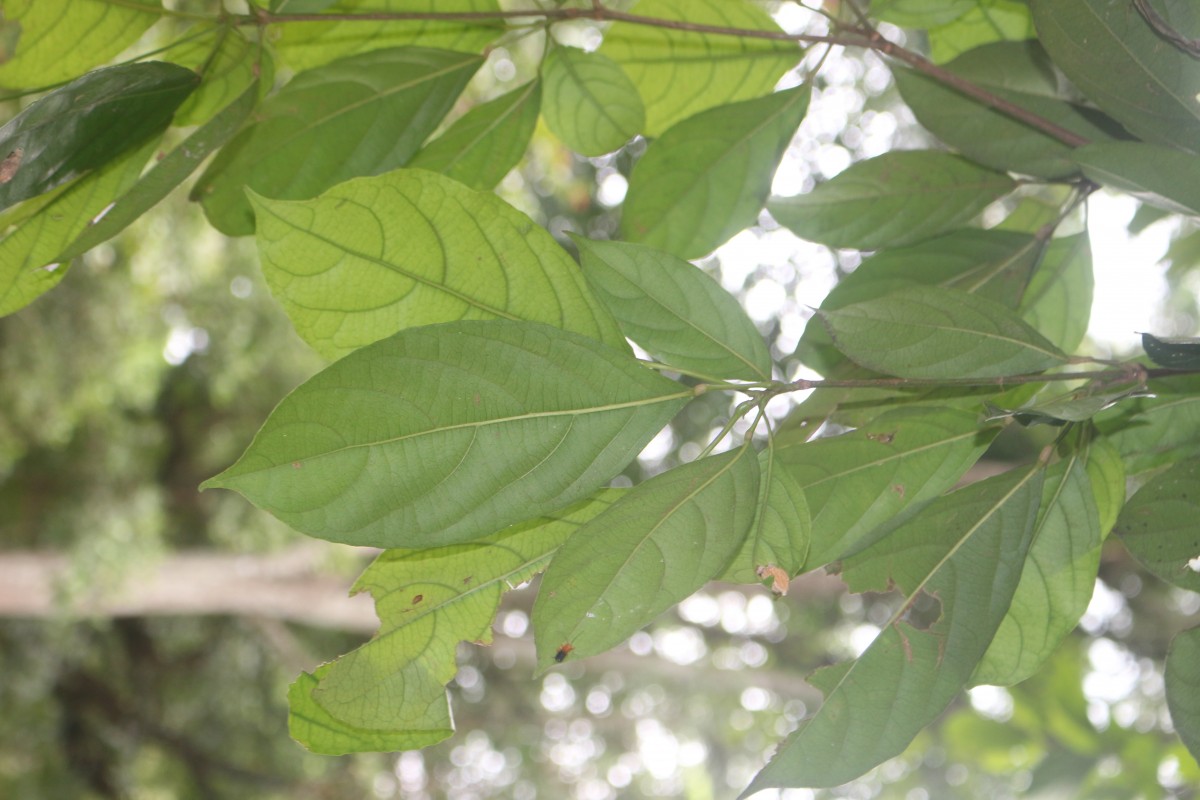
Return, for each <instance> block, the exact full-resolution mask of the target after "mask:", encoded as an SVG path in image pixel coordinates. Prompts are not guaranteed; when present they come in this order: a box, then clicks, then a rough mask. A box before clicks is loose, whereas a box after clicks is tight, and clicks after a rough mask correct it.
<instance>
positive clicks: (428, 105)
mask: <svg viewBox="0 0 1200 800" xmlns="http://www.w3.org/2000/svg"><path fill="white" fill-rule="evenodd" d="M480 63H481V59H480V58H479V57H478V56H471V55H466V54H463V53H451V52H449V51H442V50H424V49H419V48H397V49H393V50H378V51H374V52H370V53H365V54H363V55H361V56H351V57H349V58H345V59H342V60H341V61H338V62H335V63H333V64H327V65H326V66H324V67H320V68H318V69H314V70H310V71H308V72H303V73H301V74H299V75H297V76H296V77H295V78H293V79H292V80H291V82H290V83H288V84H287V85H286V86H285V87H284V88H283V89H282V90H280V92H279V93H278V94H276V95H274V96H272V97H270V98H269V99H268V100H267V101H266V102H264V103H263V104H262V106H261V108H260V109H259V112H258V114H257V115H256V122H255V123H254V124H253V125H251V126H250V127H248V128H246V129H245V130H243V131H242V132H241V133H240V134H238V136H237V138H235V139H234V140H233V142H231V143H230V144H229V146H228V147H226V148H225V149H224V150H222V151H221V153H220V155H218V156H217V158H216V159H215V160H214V161H213V163H212V164H211V165H210V166H209V168H208V169H207V170H206V171H205V173H204V174H203V175H202V176H201V177H200V180H199V181H198V182H197V184H196V187H195V189H193V191H192V197H193V198H199V199H200V200H201V202H202V203H203V205H204V213H205V214H206V215H207V216H208V219H209V221H210V222H211V223H212V224H213V226H214V227H216V228H217V229H218V230H220V231H221V232H223V233H226V234H229V235H230V236H241V235H244V234H248V233H252V232H253V231H254V214H253V212H252V211H251V208H250V201H249V200H248V199H247V197H246V193H245V190H246V188H250V189H253V190H254V191H255V192H257V193H259V194H262V195H265V196H267V197H271V198H275V199H279V200H302V199H308V198H310V197H315V196H316V195H317V194H319V193H320V192H322V191H324V190H325V189H328V188H329V187H330V186H333V185H334V184H337V183H341V182H342V181H344V180H347V179H348V178H355V177H358V176H360V175H377V174H379V173H381V172H386V171H388V170H391V169H395V168H396V167H399V166H402V165H403V164H404V163H405V162H407V161H408V160H409V158H411V157H412V155H413V154H414V153H415V152H416V151H417V149H418V148H419V147H420V146H421V143H422V142H423V141H424V140H425V138H426V137H427V136H429V134H430V133H432V132H433V129H434V128H436V127H437V126H438V124H439V123H440V122H441V121H442V117H444V116H445V115H446V112H448V111H449V110H450V107H451V106H452V105H454V100H455V98H457V97H458V94H459V92H461V91H462V89H463V87H464V86H466V84H467V81H468V80H470V78H471V75H472V74H473V73H474V72H475V70H476V68H478V66H479V64H480Z"/></svg>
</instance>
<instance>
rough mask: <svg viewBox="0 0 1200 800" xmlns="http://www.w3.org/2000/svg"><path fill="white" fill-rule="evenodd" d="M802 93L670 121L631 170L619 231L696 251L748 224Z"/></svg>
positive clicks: (791, 130)
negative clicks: (675, 122)
mask: <svg viewBox="0 0 1200 800" xmlns="http://www.w3.org/2000/svg"><path fill="white" fill-rule="evenodd" d="M809 95H810V91H809V88H808V87H807V86H800V87H797V88H795V89H789V90H787V91H784V92H777V93H775V94H772V95H768V96H767V97H760V98H757V99H754V100H746V101H743V102H741V103H733V104H730V105H725V106H719V107H717V108H712V109H709V110H707V111H703V112H701V113H699V114H696V115H695V116H694V117H689V118H688V119H686V120H684V121H683V122H680V123H677V124H676V125H673V126H672V127H671V128H670V129H668V130H667V131H666V132H665V133H663V135H662V138H660V139H658V140H657V141H655V142H652V143H651V144H650V146H649V148H647V150H646V155H645V156H643V157H642V159H641V160H640V161H638V163H637V166H636V167H635V168H634V170H633V174H632V175H631V176H630V179H629V192H628V194H627V195H626V198H625V207H624V210H623V212H622V216H621V233H622V235H623V236H624V238H626V239H629V240H631V241H636V242H641V243H643V244H648V245H650V246H652V247H657V248H659V249H661V250H666V251H668V252H671V253H674V254H675V255H677V256H680V257H681V258H699V257H700V256H704V255H707V254H708V253H710V252H712V251H713V250H714V249H716V248H717V247H718V246H720V245H722V244H724V243H725V242H726V241H727V240H728V239H729V237H731V236H733V234H735V233H737V232H738V231H740V230H742V229H743V228H745V227H747V226H749V225H751V224H753V223H754V221H755V220H756V219H758V213H759V212H760V211H761V210H762V207H763V202H764V201H765V200H766V199H767V195H768V194H770V191H771V180H772V178H773V177H774V176H775V170H776V168H777V167H778V166H779V159H780V158H782V156H783V151H784V150H785V149H786V148H787V146H788V143H789V142H790V141H791V140H792V136H793V135H794V134H795V132H796V128H797V127H799V125H800V121H801V120H802V119H804V114H805V112H806V111H807V110H808V99H809Z"/></svg>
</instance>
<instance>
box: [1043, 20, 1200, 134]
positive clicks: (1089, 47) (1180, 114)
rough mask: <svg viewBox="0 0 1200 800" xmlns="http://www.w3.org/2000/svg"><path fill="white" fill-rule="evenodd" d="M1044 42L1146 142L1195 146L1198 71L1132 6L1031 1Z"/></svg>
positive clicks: (1199, 117)
mask: <svg viewBox="0 0 1200 800" xmlns="http://www.w3.org/2000/svg"><path fill="white" fill-rule="evenodd" d="M1030 6H1031V8H1032V9H1033V19H1034V22H1035V23H1036V24H1037V30H1038V36H1039V38H1040V39H1041V42H1042V45H1043V46H1044V47H1045V48H1046V51H1047V52H1048V53H1049V54H1050V57H1051V58H1053V59H1054V63H1055V64H1057V65H1058V66H1059V68H1060V69H1061V70H1062V71H1063V72H1064V73H1066V76H1067V77H1068V78H1070V79H1071V82H1072V83H1074V84H1075V85H1076V86H1077V87H1079V89H1080V90H1081V91H1082V92H1083V93H1084V94H1085V95H1087V97H1088V99H1090V100H1091V101H1092V102H1094V103H1095V104H1096V105H1098V106H1100V108H1102V109H1103V110H1104V111H1106V112H1108V113H1109V114H1110V115H1111V116H1112V117H1113V118H1114V119H1116V120H1117V121H1118V122H1120V123H1121V124H1122V125H1124V126H1125V127H1126V128H1128V129H1129V130H1130V131H1132V132H1133V133H1135V134H1137V135H1138V136H1139V137H1141V138H1143V139H1147V140H1149V141H1152V142H1158V143H1162V144H1170V145H1174V146H1176V147H1181V148H1183V149H1185V150H1191V151H1193V152H1196V151H1200V97H1198V95H1200V69H1196V60H1195V59H1194V58H1193V57H1192V56H1191V55H1189V54H1187V53H1185V52H1183V51H1182V50H1180V49H1179V48H1177V47H1175V46H1173V45H1172V44H1171V43H1169V42H1167V41H1166V40H1164V39H1162V38H1161V37H1160V36H1159V35H1158V34H1157V33H1155V32H1154V30H1153V29H1152V28H1151V27H1150V26H1149V25H1148V24H1147V23H1146V21H1145V20H1144V19H1143V18H1142V16H1141V15H1140V14H1138V12H1137V10H1136V9H1134V8H1132V7H1131V6H1130V4H1129V3H1118V2H1114V1H1113V0H1031V2H1030Z"/></svg>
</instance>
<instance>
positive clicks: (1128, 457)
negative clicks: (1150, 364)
mask: <svg viewBox="0 0 1200 800" xmlns="http://www.w3.org/2000/svg"><path fill="white" fill-rule="evenodd" d="M1149 389H1150V391H1151V392H1153V393H1154V394H1155V395H1156V397H1154V398H1141V399H1137V400H1134V401H1133V402H1132V403H1125V404H1122V407H1121V409H1120V410H1119V411H1118V412H1114V414H1113V416H1111V417H1107V418H1104V419H1102V420H1101V421H1099V422H1098V425H1099V428H1100V431H1101V432H1102V433H1103V434H1104V436H1105V438H1106V439H1107V440H1108V441H1109V442H1110V443H1112V445H1113V446H1114V447H1116V448H1117V452H1119V453H1120V454H1121V458H1122V460H1123V461H1124V462H1125V469H1126V470H1128V471H1129V473H1130V474H1131V475H1138V474H1140V473H1143V472H1147V471H1149V470H1152V469H1156V468H1158V467H1162V466H1166V465H1169V464H1173V463H1174V462H1176V461H1178V460H1180V459H1182V458H1191V457H1195V456H1197V455H1200V379H1197V378H1195V377H1190V378H1188V377H1181V378H1180V377H1177V378H1171V379H1169V380H1161V381H1150V383H1149Z"/></svg>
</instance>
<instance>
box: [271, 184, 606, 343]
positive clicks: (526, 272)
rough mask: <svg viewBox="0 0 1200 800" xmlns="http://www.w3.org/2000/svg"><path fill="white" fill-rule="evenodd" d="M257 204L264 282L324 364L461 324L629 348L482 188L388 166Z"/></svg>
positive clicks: (561, 267) (529, 225) (587, 296)
mask: <svg viewBox="0 0 1200 800" xmlns="http://www.w3.org/2000/svg"><path fill="white" fill-rule="evenodd" d="M254 203H255V209H256V211H257V213H258V217H259V220H258V232H257V239H258V248H259V256H260V257H261V260H262V265H263V274H264V275H265V276H266V279H267V284H268V285H269V286H270V287H271V291H272V292H273V293H274V294H275V296H276V297H277V298H279V301H280V302H281V303H282V304H283V307H284V310H285V311H286V312H287V314H288V316H289V317H290V318H291V320H292V324H293V325H295V326H296V331H297V332H298V333H299V334H300V336H301V338H303V339H304V340H305V341H306V342H308V343H309V344H310V345H312V346H313V347H314V348H316V350H317V351H318V352H320V353H321V354H322V355H324V356H326V357H328V358H339V357H341V356H344V355H346V354H347V353H349V352H351V351H353V350H355V349H357V348H359V347H362V346H363V345H365V344H370V343H371V342H374V341H377V340H379V339H382V338H384V337H385V336H390V335H391V334H393V333H395V332H396V331H399V330H402V329H404V328H411V327H414V326H417V325H429V324H432V323H436V322H451V321H453V320H457V319H523V320H529V321H531V322H544V323H546V324H548V325H554V326H557V327H561V328H563V329H565V330H571V331H575V332H577V333H582V334H583V335H585V336H590V337H591V338H593V339H596V340H598V341H601V342H604V343H606V344H608V345H611V346H612V347H614V348H617V349H619V350H624V351H627V350H628V347H627V346H626V344H625V340H624V337H623V336H622V335H621V332H620V330H619V329H618V328H617V323H616V322H615V321H614V320H613V318H612V316H611V315H610V314H609V313H608V310H607V309H606V308H605V307H604V305H603V303H601V302H600V301H599V300H598V299H596V298H595V297H593V296H592V293H591V292H590V291H589V290H588V288H587V283H586V282H585V281H584V278H583V274H582V273H581V272H580V270H579V268H578V267H577V266H576V264H575V262H574V261H573V260H572V259H571V257H570V256H569V255H567V253H566V251H564V250H563V249H562V248H561V247H560V246H559V245H558V244H557V243H556V242H555V241H554V239H553V238H552V237H551V236H550V234H549V233H547V232H546V231H545V230H544V229H543V228H541V227H539V226H538V225H536V224H535V223H534V222H533V221H532V220H531V219H529V218H528V217H526V216H525V215H524V214H522V213H521V212H519V211H517V210H516V209H514V208H513V207H512V206H510V205H508V204H507V203H505V202H504V201H503V200H501V199H500V198H498V197H496V196H495V195H494V194H491V193H490V192H475V191H472V190H470V189H468V188H466V187H465V186H463V185H462V184H460V183H457V182H456V181H453V180H451V179H450V178H447V177H445V176H443V175H438V174H436V173H433V172H425V171H423V170H394V171H392V172H389V173H387V174H385V175H379V176H377V177H373V178H358V179H356V180H352V181H347V182H345V183H342V184H339V185H337V186H335V187H333V188H332V189H330V190H329V191H327V192H325V193H324V194H322V195H321V196H320V197H317V198H315V199H313V200H300V201H288V200H268V199H267V198H265V197H256V198H254Z"/></svg>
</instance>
